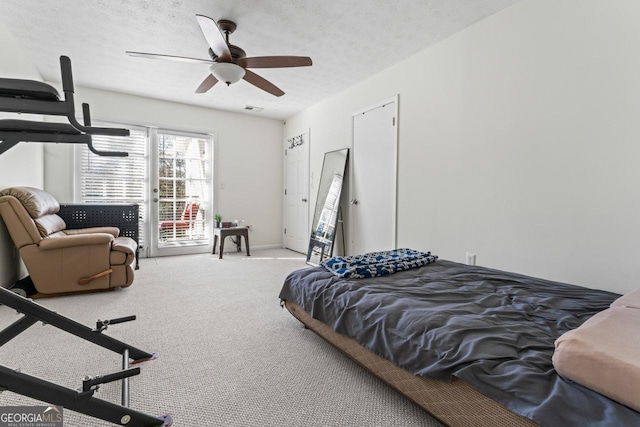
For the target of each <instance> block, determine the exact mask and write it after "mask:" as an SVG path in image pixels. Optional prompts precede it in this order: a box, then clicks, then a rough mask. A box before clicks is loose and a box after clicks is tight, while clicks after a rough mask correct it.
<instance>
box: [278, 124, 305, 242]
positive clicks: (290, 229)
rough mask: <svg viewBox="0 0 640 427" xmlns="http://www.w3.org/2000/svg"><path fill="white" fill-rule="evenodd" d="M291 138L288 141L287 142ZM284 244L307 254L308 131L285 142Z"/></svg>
mask: <svg viewBox="0 0 640 427" xmlns="http://www.w3.org/2000/svg"><path fill="white" fill-rule="evenodd" d="M290 141H291V142H290ZM285 143H286V144H287V145H286V157H285V160H286V165H287V170H286V175H287V187H286V189H285V191H286V196H285V203H286V212H285V215H286V216H285V235H284V242H285V247H286V248H288V249H291V250H293V251H296V252H300V253H303V254H304V253H307V248H308V246H309V235H310V232H309V134H308V133H305V134H303V135H300V136H299V137H296V138H292V139H291V140H287V141H285Z"/></svg>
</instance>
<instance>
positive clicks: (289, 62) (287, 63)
mask: <svg viewBox="0 0 640 427" xmlns="http://www.w3.org/2000/svg"><path fill="white" fill-rule="evenodd" d="M236 62H237V63H238V65H240V66H242V67H245V68H282V67H306V66H309V65H311V64H312V62H311V58H309V57H308V56H255V57H253V58H240V59H238V60H237V61H236Z"/></svg>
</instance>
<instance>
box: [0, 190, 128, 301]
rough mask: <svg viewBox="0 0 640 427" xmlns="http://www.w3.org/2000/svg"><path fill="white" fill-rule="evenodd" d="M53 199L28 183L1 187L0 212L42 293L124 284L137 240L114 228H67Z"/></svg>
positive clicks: (32, 278) (35, 283) (94, 288)
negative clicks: (27, 185) (24, 185)
mask: <svg viewBox="0 0 640 427" xmlns="http://www.w3.org/2000/svg"><path fill="white" fill-rule="evenodd" d="M59 210H60V205H59V204H58V201H57V200H56V199H55V198H54V197H53V196H52V195H51V194H49V193H47V192H45V191H43V190H38V189H36V188H31V187H12V188H7V189H5V190H2V191H0V215H1V216H2V219H3V220H4V222H5V224H6V225H7V230H8V231H9V234H10V235H11V238H12V239H13V243H14V244H15V245H16V247H17V248H18V249H19V250H20V255H21V257H22V260H23V261H24V264H25V266H26V267H27V270H28V272H29V275H30V276H31V280H32V281H33V283H34V285H35V287H36V290H37V291H38V293H41V294H57V293H66V292H83V291H89V290H98V289H108V288H114V287H119V286H121V287H126V286H129V285H131V283H133V268H134V264H135V251H136V242H135V241H134V240H133V239H130V238H129V237H118V235H119V233H120V230H119V229H118V228H117V227H95V228H85V229H80V230H66V224H65V222H64V220H63V219H62V218H60V217H59V216H58V215H56V213H57V212H58V211H59Z"/></svg>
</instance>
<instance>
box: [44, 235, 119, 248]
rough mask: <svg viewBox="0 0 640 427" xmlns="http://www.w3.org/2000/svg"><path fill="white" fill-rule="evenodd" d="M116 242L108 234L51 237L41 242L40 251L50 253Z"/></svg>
mask: <svg viewBox="0 0 640 427" xmlns="http://www.w3.org/2000/svg"><path fill="white" fill-rule="evenodd" d="M113 240H114V237H113V235H111V234H108V233H93V234H76V235H71V236H69V235H67V236H61V237H50V238H47V239H43V240H42V241H40V243H39V244H38V246H39V247H40V249H42V250H45V251H48V250H53V249H63V248H70V247H74V246H89V245H102V244H110V243H111V242H112V241H113Z"/></svg>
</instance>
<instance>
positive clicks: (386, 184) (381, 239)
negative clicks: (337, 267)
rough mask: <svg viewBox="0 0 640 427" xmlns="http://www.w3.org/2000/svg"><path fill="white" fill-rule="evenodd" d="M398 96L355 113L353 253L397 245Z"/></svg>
mask: <svg viewBox="0 0 640 427" xmlns="http://www.w3.org/2000/svg"><path fill="white" fill-rule="evenodd" d="M397 105H398V100H397V96H396V97H394V98H392V99H389V100H386V101H383V102H381V103H378V104H376V105H373V106H370V107H368V108H366V109H363V110H360V111H358V112H356V113H354V114H353V151H352V157H351V158H352V161H351V200H350V207H349V208H350V209H349V212H350V215H349V218H350V221H349V229H350V235H351V238H350V243H351V246H350V248H349V253H350V254H352V255H355V254H362V253H366V252H373V251H385V250H390V249H394V248H395V245H396V169H397V168H396V164H397V131H396V129H397V116H398V115H397Z"/></svg>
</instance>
